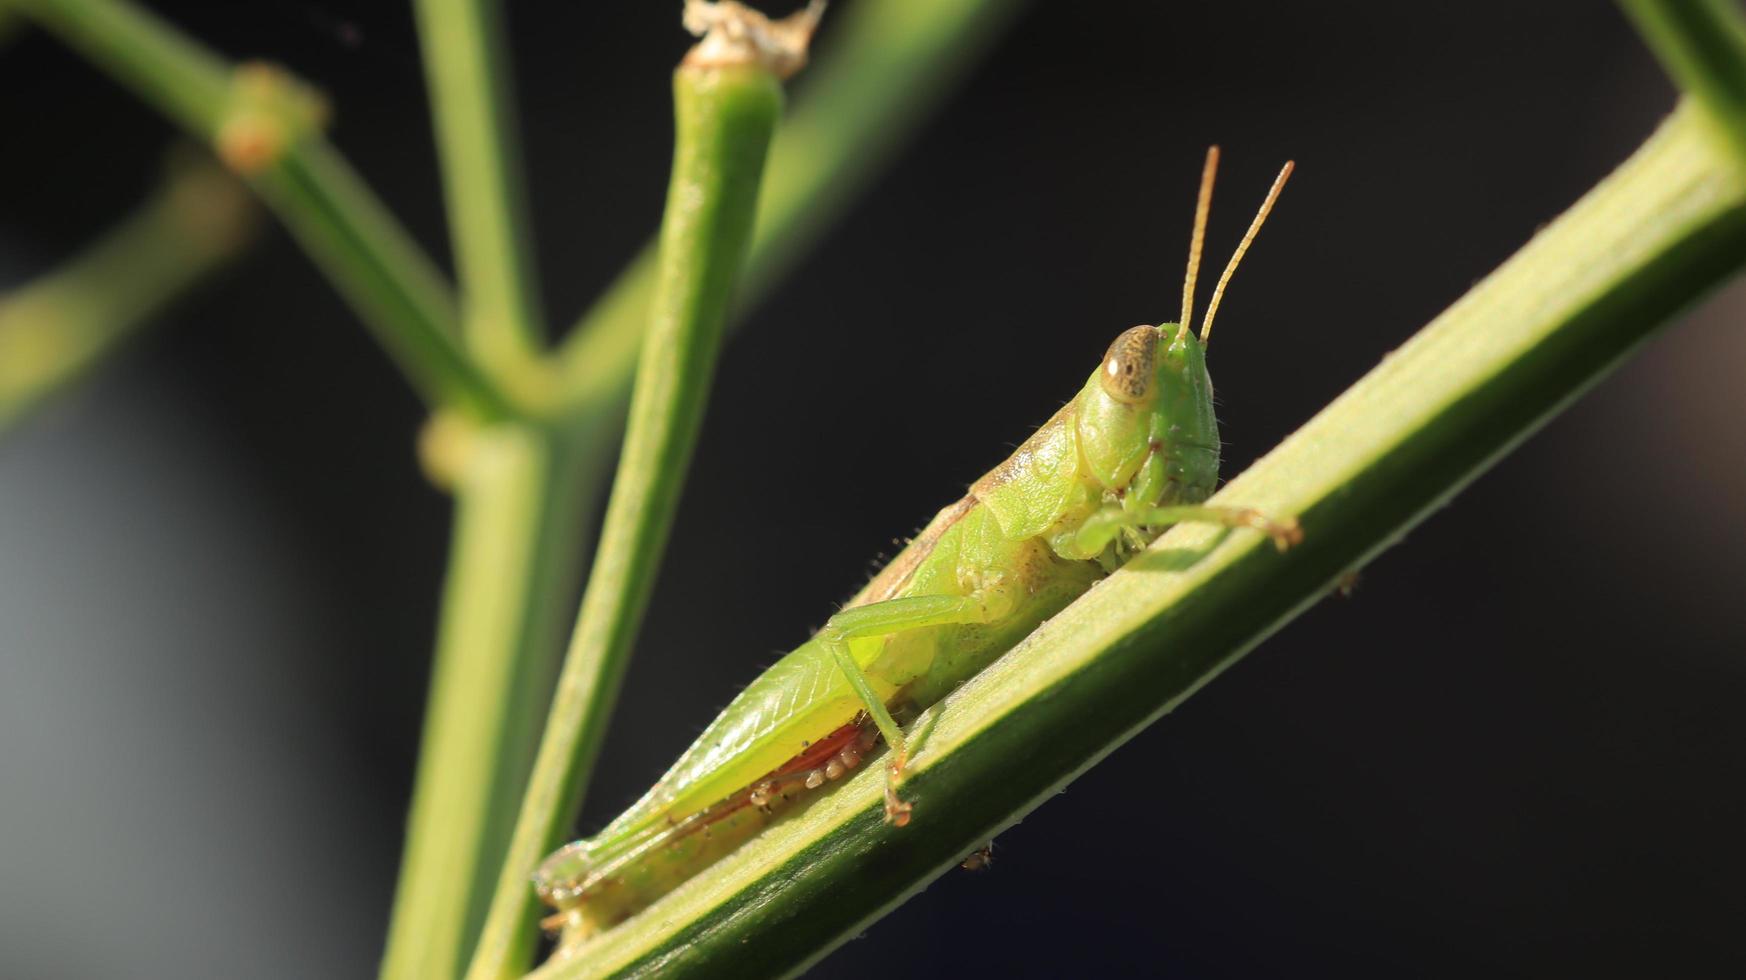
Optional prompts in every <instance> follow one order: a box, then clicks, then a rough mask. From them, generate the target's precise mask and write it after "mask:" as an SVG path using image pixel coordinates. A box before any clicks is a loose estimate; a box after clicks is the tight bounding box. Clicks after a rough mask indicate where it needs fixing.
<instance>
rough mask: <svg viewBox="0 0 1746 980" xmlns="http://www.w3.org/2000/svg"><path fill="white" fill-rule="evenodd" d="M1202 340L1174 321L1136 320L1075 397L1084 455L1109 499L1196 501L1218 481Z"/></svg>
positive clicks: (1150, 503) (1141, 503) (1147, 504)
mask: <svg viewBox="0 0 1746 980" xmlns="http://www.w3.org/2000/svg"><path fill="white" fill-rule="evenodd" d="M1212 399H1213V388H1212V378H1211V377H1209V376H1208V375H1207V370H1206V353H1205V349H1204V348H1203V347H1202V346H1201V344H1200V342H1199V341H1198V340H1196V339H1195V337H1194V336H1193V335H1192V334H1190V333H1188V332H1186V331H1179V330H1177V329H1176V325H1175V324H1165V325H1163V326H1162V327H1152V326H1146V325H1142V326H1137V327H1133V328H1131V329H1129V330H1125V331H1123V332H1122V334H1121V336H1119V337H1117V338H1116V339H1115V342H1114V343H1112V344H1110V346H1109V352H1108V353H1106V354H1105V355H1104V359H1103V363H1102V364H1100V365H1099V366H1098V369H1097V372H1096V373H1095V374H1094V375H1093V376H1092V377H1091V378H1089V379H1087V381H1086V384H1085V387H1084V388H1083V389H1081V391H1080V394H1079V399H1078V405H1077V411H1076V412H1075V416H1076V423H1075V424H1076V427H1077V430H1078V431H1077V435H1078V437H1079V438H1078V441H1079V451H1080V455H1081V458H1082V459H1083V460H1084V462H1085V464H1086V468H1087V470H1088V471H1089V474H1090V475H1091V476H1092V477H1093V478H1094V479H1096V480H1097V482H1098V483H1099V484H1101V485H1102V487H1103V489H1104V495H1105V497H1106V499H1108V500H1110V501H1112V502H1115V501H1120V502H1121V503H1123V504H1124V505H1126V506H1140V507H1153V506H1159V505H1164V504H1172V503H1198V502H1200V501H1202V500H1205V499H1206V498H1207V497H1208V496H1211V494H1212V491H1213V488H1214V485H1215V484H1216V482H1217V481H1218V472H1219V432H1218V423H1217V421H1215V420H1214V418H1213V401H1212Z"/></svg>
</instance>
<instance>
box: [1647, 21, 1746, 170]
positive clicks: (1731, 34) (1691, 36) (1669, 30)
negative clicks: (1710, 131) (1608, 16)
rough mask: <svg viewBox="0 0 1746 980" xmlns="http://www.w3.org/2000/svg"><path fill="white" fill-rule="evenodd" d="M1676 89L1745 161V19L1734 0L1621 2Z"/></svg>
mask: <svg viewBox="0 0 1746 980" xmlns="http://www.w3.org/2000/svg"><path fill="white" fill-rule="evenodd" d="M1622 5H1623V6H1624V8H1625V12H1626V13H1628V14H1630V15H1631V19H1632V20H1633V21H1634V22H1636V25H1637V30H1638V31H1639V32H1641V33H1642V35H1643V38H1644V40H1646V41H1647V42H1649V46H1650V47H1651V48H1653V49H1654V51H1655V53H1656V55H1658V56H1659V57H1660V58H1661V63H1662V65H1663V66H1665V67H1666V68H1667V72H1668V74H1670V75H1672V76H1673V78H1674V80H1675V81H1677V82H1679V86H1680V88H1682V89H1684V90H1685V91H1687V92H1690V93H1691V94H1693V95H1695V96H1697V98H1698V100H1699V101H1700V102H1701V103H1702V104H1703V106H1704V108H1706V109H1707V110H1709V113H1710V115H1711V117H1712V118H1713V120H1714V121H1715V123H1716V124H1717V125H1718V126H1719V127H1720V129H1721V130H1722V132H1723V134H1724V136H1725V138H1726V139H1727V140H1728V141H1729V142H1730V143H1731V144H1732V145H1733V147H1734V151H1735V152H1736V153H1738V154H1740V159H1741V160H1746V17H1742V16H1741V14H1740V6H1739V4H1738V3H1737V2H1736V0H1622Z"/></svg>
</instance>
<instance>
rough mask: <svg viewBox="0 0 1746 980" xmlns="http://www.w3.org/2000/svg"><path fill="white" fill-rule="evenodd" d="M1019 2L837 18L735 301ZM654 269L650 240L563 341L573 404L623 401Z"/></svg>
mask: <svg viewBox="0 0 1746 980" xmlns="http://www.w3.org/2000/svg"><path fill="white" fill-rule="evenodd" d="M1022 6H1023V4H1022V3H1020V2H1019V0H860V2H858V3H855V4H853V5H845V8H844V10H843V11H842V16H841V17H836V16H835V14H833V16H832V19H831V21H832V22H831V30H830V36H829V37H828V38H827V39H826V40H827V41H828V42H829V43H828V44H824V45H822V47H823V50H822V52H821V54H820V57H819V58H818V59H817V60H816V61H815V63H814V64H813V65H812V66H811V67H809V68H808V69H807V71H806V77H805V79H804V80H803V81H804V84H803V87H802V91H801V92H800V94H799V96H798V97H797V98H796V99H795V100H794V101H795V107H794V110H793V112H791V113H790V114H789V116H788V118H787V119H785V120H784V121H783V124H782V131H781V132H780V133H778V134H777V137H776V142H775V145H774V146H772V147H771V150H770V162H769V166H768V173H769V177H768V179H767V180H766V181H765V187H766V193H765V195H764V198H763V200H762V201H760V202H759V205H758V220H757V225H756V237H755V238H754V239H753V245H752V252H751V256H750V259H749V261H748V262H747V267H746V283H745V287H744V288H743V289H742V290H741V292H740V296H739V302H738V303H737V306H739V307H741V308H744V307H746V306H749V305H750V304H751V303H752V302H755V301H756V300H757V299H759V298H760V297H761V296H762V295H763V293H764V291H765V290H767V289H768V288H769V287H770V286H771V285H772V284H773V283H774V282H776V281H777V280H778V279H779V278H780V277H781V275H782V274H783V273H784V272H785V271H787V268H788V266H789V265H790V264H791V263H792V262H793V260H794V258H795V256H797V255H800V254H802V253H804V252H805V250H806V249H807V248H809V247H810V246H811V245H812V244H813V243H814V242H815V241H817V239H818V237H819V235H820V234H821V233H822V231H823V230H824V229H825V228H827V227H829V225H830V224H831V223H832V222H833V221H834V220H835V219H836V218H837V217H838V216H839V215H841V214H842V212H843V211H844V210H846V209H847V208H848V206H849V205H850V204H851V203H853V202H854V201H855V199H856V198H857V197H858V196H859V194H860V192H861V191H862V190H863V189H864V188H865V187H866V186H867V185H868V184H869V183H871V181H872V179H873V177H874V176H875V175H876V174H878V173H879V171H880V170H881V169H882V167H883V165H884V163H885V161H886V160H887V159H888V158H889V157H890V156H891V155H892V154H893V153H895V152H896V151H897V150H898V149H899V148H901V147H902V145H903V143H904V142H905V140H906V139H907V138H908V137H909V136H910V135H911V134H912V133H913V132H914V131H915V129H916V128H917V127H918V126H919V124H920V122H921V121H922V120H923V119H925V118H926V117H927V115H928V112H929V110H931V109H932V108H933V107H934V106H935V105H936V104H937V103H939V102H940V101H941V100H942V99H943V98H944V97H945V96H946V94H947V93H949V92H951V91H952V90H953V89H954V88H955V85H954V83H955V82H956V80H957V79H958V77H959V76H960V75H961V74H962V73H963V72H964V71H965V70H966V69H967V68H968V66H970V65H971V64H973V63H974V62H975V60H976V56H977V55H978V54H979V53H980V52H981V51H982V50H983V49H984V48H985V47H986V46H987V45H988V44H989V43H990V42H991V41H992V39H993V38H994V37H995V36H996V35H997V34H998V32H999V29H1000V28H1001V27H1002V26H1004V25H1005V24H1006V23H1007V22H1008V21H1009V20H1010V19H1011V18H1012V17H1013V16H1015V15H1016V14H1017V12H1018V11H1019V10H1020V9H1021V8H1022ZM655 270H656V263H655V248H654V246H653V244H652V243H651V244H650V245H649V246H647V247H645V248H644V249H643V250H642V252H640V253H639V254H638V255H637V256H636V258H634V259H633V260H632V261H631V263H630V265H629V266H627V267H626V268H625V270H624V272H623V273H621V274H620V275H619V277H618V278H617V279H616V280H615V281H614V282H613V284H612V286H611V287H610V288H609V289H608V290H607V292H606V293H605V294H604V295H602V296H601V297H600V299H599V300H598V301H597V302H596V303H595V304H594V306H593V307H592V308H591V309H590V310H589V311H588V313H587V314H586V315H585V316H584V317H583V318H582V320H581V321H580V322H579V323H578V324H577V325H576V327H575V328H574V329H573V330H572V331H571V332H570V334H569V335H568V336H567V337H566V338H565V340H564V342H563V344H562V345H561V347H560V349H559V352H558V357H559V360H560V364H559V366H558V369H559V370H560V371H561V372H562V374H563V379H564V382H563V383H564V385H565V387H566V390H567V391H569V392H571V394H572V397H573V399H574V400H575V401H577V402H579V403H581V404H582V405H584V406H587V407H590V408H591V407H592V406H595V405H599V404H616V403H618V402H620V401H621V400H622V399H623V397H624V392H625V391H626V390H627V389H628V387H629V381H630V376H631V367H632V365H633V364H634V363H635V361H636V351H637V345H638V343H639V341H640V340H641V339H642V329H643V325H644V323H645V322H646V318H647V315H648V309H649V302H650V297H651V296H652V295H653V293H654V288H655Z"/></svg>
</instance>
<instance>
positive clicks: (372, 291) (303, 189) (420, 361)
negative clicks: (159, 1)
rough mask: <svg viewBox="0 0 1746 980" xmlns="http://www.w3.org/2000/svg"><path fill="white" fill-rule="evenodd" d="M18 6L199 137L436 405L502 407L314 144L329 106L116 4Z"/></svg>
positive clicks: (445, 307) (424, 264) (431, 274)
mask: <svg viewBox="0 0 1746 980" xmlns="http://www.w3.org/2000/svg"><path fill="white" fill-rule="evenodd" d="M12 2H13V3H15V4H16V5H17V9H19V10H20V11H22V12H23V13H25V14H27V15H28V16H30V17H32V18H33V19H35V20H36V21H37V22H39V23H40V24H42V25H43V26H44V27H46V28H48V29H49V30H50V31H52V32H54V33H55V34H56V35H58V36H59V37H60V38H61V39H62V40H63V41H65V42H66V43H67V44H69V45H71V46H72V47H74V48H76V49H77V50H79V51H80V52H82V53H83V54H84V55H85V56H86V57H87V58H89V59H91V61H92V62H94V63H95V64H97V65H99V66H100V67H102V68H104V69H105V70H107V71H109V72H110V73H111V74H113V75H114V76H115V77H116V78H117V79H118V80H119V81H121V82H122V83H124V84H126V85H127V86H129V87H130V88H132V89H133V90H134V91H135V92H136V93H138V94H139V95H140V96H141V97H142V98H144V99H146V100H147V101H148V102H151V103H152V104H153V105H155V106H156V107H157V108H158V109H159V110H160V111H162V112H164V113H165V114H166V115H168V116H169V117H170V118H172V119H174V120H176V121H177V122H178V123H180V124H181V125H182V126H183V127H184V128H186V129H188V130H189V131H190V132H192V133H194V134H195V135H197V136H199V137H200V138H202V139H205V140H209V141H211V142H212V144H213V146H214V148H215V149H216V150H217V152H218V154H219V156H220V158H222V159H224V160H225V161H226V162H227V163H229V164H230V165H231V167H232V169H234V170H237V171H238V172H240V173H241V174H242V175H243V176H245V177H246V178H248V180H249V182H250V183H251V184H252V185H254V187H255V188H256V190H258V191H259V192H260V193H261V195H262V196H263V197H264V198H265V199H266V200H267V202H268V203H269V204H271V205H272V206H273V209H274V210H275V211H276V212H277V213H278V214H279V217H280V218H281V219H282V220H284V222H285V224H286V226H287V227H289V228H290V229H291V231H292V233H293V234H294V235H295V236H296V237H297V239H298V241H299V242H300V243H301V244H302V245H303V248H304V250H305V251H307V252H308V253H309V254H310V257H311V258H313V259H314V260H315V261H316V263H317V264H318V265H319V266H321V268H322V270H323V271H324V272H325V273H326V274H327V275H328V277H329V278H330V279H332V280H333V281H334V283H335V284H336V285H337V286H338V287H339V289H340V292H341V293H342V294H344V295H345V297H346V298H347V299H348V300H349V301H350V302H351V303H352V305H353V307H354V308H355V309H357V311H358V313H359V315H360V316H361V317H362V318H363V320H364V322H365V324H367V325H369V326H370V327H371V328H372V330H373V331H374V333H375V335H376V337H377V339H378V340H379V341H380V342H381V343H382V345H383V346H384V347H386V348H387V349H388V351H389V353H390V354H392V355H393V356H394V359H395V360H396V362H397V363H398V364H399V365H400V367H401V369H402V371H403V372H404V373H405V374H406V375H407V377H408V379H409V380H410V381H411V382H412V384H413V386H414V387H415V388H417V389H418V391H419V392H420V393H421V394H422V395H423V396H424V398H425V399H426V400H427V401H428V402H429V403H431V404H432V405H433V406H444V405H447V406H453V407H456V408H459V409H461V410H462V411H465V412H468V413H469V414H471V415H473V416H475V417H477V418H481V419H489V418H498V417H503V416H506V415H508V414H510V413H511V408H510V403H509V401H508V400H507V399H506V398H505V396H504V395H503V394H502V393H501V392H500V391H499V390H498V389H497V387H496V386H495V385H494V384H493V383H492V382H491V381H490V380H489V379H487V378H486V377H485V375H484V374H482V373H481V372H480V371H479V370H478V369H477V368H476V367H475V366H474V365H473V363H472V361H471V360H470V359H469V358H468V357H467V356H466V354H465V352H464V351H463V350H462V349H461V346H460V343H459V341H458V340H457V338H456V328H455V312H454V306H455V304H454V298H453V297H452V296H451V295H450V294H449V289H448V286H447V284H446V283H445V282H444V281H443V278H442V276H441V275H440V274H439V273H438V272H437V270H436V268H435V267H434V266H433V265H431V263H430V260H429V258H427V257H426V256H425V255H424V254H423V253H422V252H420V251H419V249H418V246H417V245H415V244H414V243H413V241H412V239H411V238H410V237H409V236H408V235H407V234H406V233H405V231H404V230H402V229H401V228H400V226H399V225H398V224H396V223H395V221H394V219H393V218H392V217H391V216H390V215H389V213H388V211H387V210H386V209H385V208H384V207H383V206H382V205H381V203H380V202H379V201H378V200H377V199H376V197H375V196H374V195H373V194H372V193H371V192H370V190H369V188H367V187H366V186H365V185H364V183H363V182H362V181H361V180H360V179H358V177H357V175H356V174H355V173H353V171H352V170H351V168H350V167H349V166H347V165H346V163H345V162H344V160H343V159H341V158H340V156H339V155H338V154H337V153H335V152H334V151H333V149H332V148H331V147H330V146H328V145H327V143H326V142H325V141H324V140H322V139H321V137H320V136H319V134H318V132H317V131H318V130H319V127H320V124H321V120H322V116H323V114H324V112H325V108H324V106H323V105H322V104H321V102H320V100H319V99H318V98H316V97H315V96H314V95H313V93H310V92H309V91H308V90H306V89H304V88H303V87H302V86H301V85H300V84H298V83H297V82H296V81H295V80H293V79H292V78H290V76H288V75H286V74H284V73H283V72H280V71H278V70H276V69H272V68H269V67H267V66H265V65H244V66H242V67H240V68H235V69H233V68H232V67H231V66H230V65H229V64H227V63H226V62H224V61H223V60H222V59H219V58H217V57H216V56H214V55H213V54H211V53H210V52H208V51H206V50H205V49H204V48H202V47H200V46H199V45H198V44H196V43H195V42H193V41H191V40H189V39H188V38H186V37H184V36H182V35H181V34H180V33H178V32H177V31H176V30H175V29H173V28H171V27H170V26H169V25H168V24H165V23H164V22H163V21H160V20H158V19H157V18H156V17H154V16H152V15H151V14H149V13H147V12H145V11H144V10H141V9H140V8H138V7H136V6H133V5H132V4H129V3H125V2H123V0H12Z"/></svg>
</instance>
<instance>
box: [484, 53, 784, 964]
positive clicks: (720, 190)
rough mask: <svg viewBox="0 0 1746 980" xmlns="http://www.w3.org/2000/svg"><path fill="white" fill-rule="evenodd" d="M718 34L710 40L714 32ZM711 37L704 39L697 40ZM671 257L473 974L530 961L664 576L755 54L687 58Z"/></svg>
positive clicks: (755, 132) (760, 132) (735, 203)
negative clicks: (730, 59)
mask: <svg viewBox="0 0 1746 980" xmlns="http://www.w3.org/2000/svg"><path fill="white" fill-rule="evenodd" d="M706 43H707V42H706ZM698 50H702V45H700V46H699V48H698V49H695V50H694V52H693V54H694V55H695V54H696V51H698ZM673 94H674V100H675V107H676V117H677V141H676V146H675V149H674V157H673V175H672V181H671V183H670V184H669V186H668V191H667V207H666V214H665V217H664V219H663V222H662V228H661V264H660V274H659V277H658V279H657V285H656V289H655V297H654V302H653V305H652V307H651V309H650V316H649V321H648V342H647V343H646V344H644V345H643V350H642V355H641V357H640V359H639V363H638V366H637V377H636V387H635V390H634V394H633V396H632V400H631V409H630V424H629V427H628V429H627V430H626V435H625V445H624V451H623V454H622V456H621V457H620V459H619V465H618V475H617V478H616V479H615V480H614V482H613V485H612V497H611V500H610V502H609V503H608V505H607V510H606V520H605V524H604V527H603V529H602V532H601V539H600V547H599V551H598V553H597V554H596V556H595V560H594V566H593V569H592V571H591V573H590V577H589V582H588V588H587V591H586V592H585V594H584V597H583V600H582V609H581V612H580V614H579V616H578V618H577V622H576V630H575V633H574V635H573V636H572V638H571V641H570V650H569V653H568V654H567V655H566V657H565V661H564V668H563V673H562V674H561V676H560V678H559V681H558V688H557V693H556V694H555V695H554V697H553V702H552V710H551V713H550V715H549V717H548V718H547V721H546V732H545V736H544V739H543V740H542V742H541V743H540V750H539V756H538V758H537V760H536V762H535V764H534V772H533V776H532V778H531V780H530V782H529V785H528V790H527V796H526V798H525V800H524V801H523V803H522V811H521V816H520V818H519V819H518V821H517V823H516V828H515V834H514V837H513V839H512V841H511V844H510V850H509V854H508V855H507V858H506V859H505V861H504V864H503V873H502V876H501V878H500V879H499V881H498V885H497V893H496V896H495V897H494V899H493V901H492V905H491V913H490V917H489V919H488V921H487V923H486V928H485V932H484V935H483V937H482V938H481V939H480V942H479V947H478V952H477V954H476V955H475V958H474V960H473V964H472V966H471V968H470V969H469V971H468V976H469V977H472V978H475V980H487V978H497V977H503V976H509V975H515V974H519V973H520V972H521V970H522V968H523V966H524V965H525V962H526V957H527V953H528V951H529V948H530V943H531V941H532V938H533V931H532V929H531V919H530V916H531V913H532V911H533V906H534V901H533V894H532V890H531V889H530V887H529V885H528V874H529V872H530V871H531V870H532V869H533V866H534V865H535V864H536V863H537V862H538V861H539V859H540V858H541V857H542V856H543V855H544V854H545V852H546V851H548V850H550V849H551V847H552V846H553V845H554V844H555V843H556V842H557V841H558V839H559V837H560V836H561V835H562V834H563V833H564V831H565V830H566V829H567V828H568V827H569V825H570V823H571V821H573V820H574V819H575V814H576V810H577V809H578V808H579V807H580V805H581V797H582V790H583V787H584V786H585V785H586V784H587V780H588V775H589V773H590V771H591V770H592V768H593V765H594V759H595V756H596V755H597V753H598V752H599V748H600V741H601V738H602V736H603V734H604V733H605V730H606V723H607V720H608V718H609V717H610V716H611V707H612V704H613V701H614V700H615V699H616V697H617V693H618V687H619V682H620V680H621V679H622V677H623V674H624V667H625V663H626V661H627V659H628V657H629V653H630V648H631V644H632V642H633V640H634V639H635V636H636V632H637V629H638V627H639V626H640V624H641V621H642V616H643V612H644V610H645V608H646V607H647V605H648V597H649V592H650V590H651V589H652V587H653V585H654V579H655V573H656V570H657V568H658V567H659V561H660V555H661V552H662V550H663V549H664V547H665V545H666V540H667V533H668V528H669V527H670V525H671V524H672V520H673V514H674V512H675V511H676V510H677V506H678V500H679V491H680V488H681V486H682V485H683V483H684V475H685V470H686V468H687V466H688V465H689V462H690V459H691V451H692V447H693V446H694V445H695V444H696V441H697V431H698V429H699V427H700V425H701V423H702V419H703V408H704V404H705V401H706V398H707V395H708V392H709V386H710V378H711V376H712V374H713V371H714V365H715V356H716V351H717V349H718V347H719V345H720V341H721V330H722V324H723V321H724V320H725V319H726V316H727V308H728V302H729V299H730V297H731V294H732V291H733V286H734V283H735V280H736V279H737V277H738V275H739V273H740V269H741V267H742V266H743V265H744V260H745V254H746V250H747V246H748V244H749V242H750V239H751V231H752V219H753V215H754V213H755V208H756V203H757V197H758V187H759V182H760V180H761V178H762V175H763V169H764V159H765V155H766V151H767V149H768V146H769V142H770V136H771V134H772V132H773V131H774V130H775V126H776V120H777V117H778V116H779V114H780V112H781V103H782V90H781V85H780V83H779V81H778V80H777V78H776V76H775V74H774V73H772V71H771V70H770V69H769V68H766V67H764V66H763V65H761V64H758V63H755V62H749V63H731V64H694V63H691V62H690V59H689V58H688V62H687V63H686V64H684V65H681V67H680V68H679V70H678V71H677V72H675V73H674V79H673Z"/></svg>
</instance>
